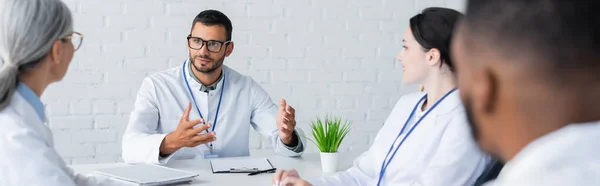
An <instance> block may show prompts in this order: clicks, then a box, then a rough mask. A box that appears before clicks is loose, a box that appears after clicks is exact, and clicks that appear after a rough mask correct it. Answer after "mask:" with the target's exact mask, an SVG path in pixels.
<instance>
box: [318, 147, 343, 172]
mask: <svg viewBox="0 0 600 186" xmlns="http://www.w3.org/2000/svg"><path fill="white" fill-rule="evenodd" d="M338 155H339V153H337V152H333V153H330V152H321V168H322V169H323V172H324V173H333V172H336V171H337V167H338V162H339V156H338Z"/></svg>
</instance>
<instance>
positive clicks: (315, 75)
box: [309, 70, 342, 82]
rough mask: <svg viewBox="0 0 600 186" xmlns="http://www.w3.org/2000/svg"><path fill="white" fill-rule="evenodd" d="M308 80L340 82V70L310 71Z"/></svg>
mask: <svg viewBox="0 0 600 186" xmlns="http://www.w3.org/2000/svg"><path fill="white" fill-rule="evenodd" d="M309 74H310V82H341V81H342V72H336V71H324V70H318V71H310V72H309Z"/></svg>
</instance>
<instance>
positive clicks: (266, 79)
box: [244, 70, 271, 83]
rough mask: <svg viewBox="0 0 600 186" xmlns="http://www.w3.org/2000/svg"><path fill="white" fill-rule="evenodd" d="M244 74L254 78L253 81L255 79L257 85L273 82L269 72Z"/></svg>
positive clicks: (261, 71) (260, 71)
mask: <svg viewBox="0 0 600 186" xmlns="http://www.w3.org/2000/svg"><path fill="white" fill-rule="evenodd" d="M244 74H245V75H247V76H250V77H252V79H254V81H256V82H257V83H270V82H271V76H270V73H269V71H265V70H259V71H249V72H247V73H244Z"/></svg>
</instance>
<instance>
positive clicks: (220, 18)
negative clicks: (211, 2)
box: [192, 10, 233, 41]
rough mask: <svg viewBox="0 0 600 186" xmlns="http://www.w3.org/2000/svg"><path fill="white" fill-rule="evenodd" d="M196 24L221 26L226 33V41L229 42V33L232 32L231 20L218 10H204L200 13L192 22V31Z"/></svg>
mask: <svg viewBox="0 0 600 186" xmlns="http://www.w3.org/2000/svg"><path fill="white" fill-rule="evenodd" d="M196 23H202V24H204V25H206V26H213V25H219V26H222V27H224V28H225V30H226V31H227V40H228V41H229V40H231V32H233V26H232V25H231V20H229V18H228V17H227V16H226V15H225V14H223V13H222V12H220V11H218V10H205V11H202V12H200V13H199V14H198V15H197V16H196V17H195V18H194V21H193V22H192V30H194V25H196Z"/></svg>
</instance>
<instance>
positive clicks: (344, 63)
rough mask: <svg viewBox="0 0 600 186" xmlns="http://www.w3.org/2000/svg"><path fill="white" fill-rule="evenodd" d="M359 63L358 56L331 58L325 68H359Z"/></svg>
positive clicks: (345, 69)
mask: <svg viewBox="0 0 600 186" xmlns="http://www.w3.org/2000/svg"><path fill="white" fill-rule="evenodd" d="M361 64H362V62H361V60H360V58H344V59H333V60H330V61H329V63H328V64H327V69H344V71H347V70H354V69H359V68H361V66H362V65H361Z"/></svg>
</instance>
